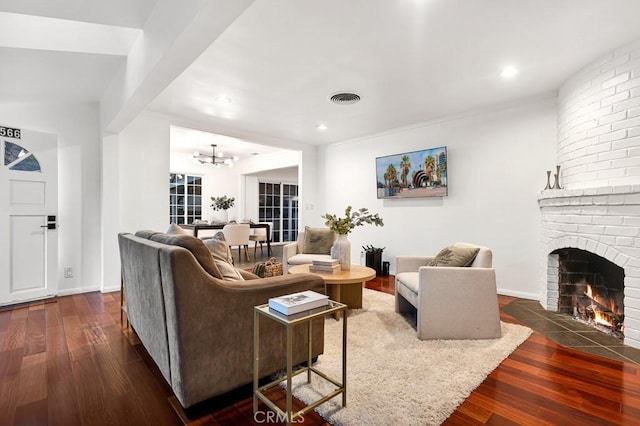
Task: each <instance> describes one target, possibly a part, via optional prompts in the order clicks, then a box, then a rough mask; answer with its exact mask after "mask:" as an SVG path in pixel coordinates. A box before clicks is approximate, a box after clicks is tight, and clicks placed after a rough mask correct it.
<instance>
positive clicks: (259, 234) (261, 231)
mask: <svg viewBox="0 0 640 426" xmlns="http://www.w3.org/2000/svg"><path fill="white" fill-rule="evenodd" d="M258 223H259V224H267V225H269V234H270V235H269V241H271V240H272V238H271V237H272V236H273V222H258ZM252 231H253V233H252V234H251V235H249V240H251V241H253V257H254V258H255V257H256V250H257V248H258V243H260V254H263V253H264V251H263V249H262V244H264V243H266V242H267V229H266V228H253V229H252Z"/></svg>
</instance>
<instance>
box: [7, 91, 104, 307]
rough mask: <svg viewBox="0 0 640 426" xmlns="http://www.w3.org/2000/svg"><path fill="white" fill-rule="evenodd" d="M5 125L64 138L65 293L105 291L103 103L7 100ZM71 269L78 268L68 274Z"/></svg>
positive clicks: (61, 232) (61, 235) (61, 239)
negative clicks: (102, 287) (102, 263)
mask: <svg viewBox="0 0 640 426" xmlns="http://www.w3.org/2000/svg"><path fill="white" fill-rule="evenodd" d="M0 116H2V123H3V125H5V126H10V127H17V128H25V129H30V130H35V131H39V132H45V133H51V134H54V135H57V136H58V224H59V228H58V248H59V250H58V253H59V255H58V260H59V265H58V266H59V268H58V269H59V286H58V289H59V294H60V295H65V294H72V293H80V292H85V291H94V290H99V289H100V283H101V275H100V253H101V239H100V237H101V233H100V216H101V196H100V131H99V125H98V105H97V104H95V103H88V104H68V105H29V104H15V103H11V104H2V103H0ZM65 267H71V268H73V270H74V276H73V278H64V277H63V271H64V268H65Z"/></svg>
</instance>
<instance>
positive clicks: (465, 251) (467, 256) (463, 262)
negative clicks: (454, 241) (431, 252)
mask: <svg viewBox="0 0 640 426" xmlns="http://www.w3.org/2000/svg"><path fill="white" fill-rule="evenodd" d="M479 251H480V249H479V248H471V247H456V246H449V247H445V248H443V249H442V250H440V253H438V254H437V255H436V257H435V258H434V259H433V260H432V261H431V262H429V266H469V265H471V264H472V263H473V259H475V258H476V256H477V255H478V252H479Z"/></svg>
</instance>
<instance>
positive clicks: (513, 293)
mask: <svg viewBox="0 0 640 426" xmlns="http://www.w3.org/2000/svg"><path fill="white" fill-rule="evenodd" d="M498 294H501V295H503V296H511V297H517V298H519V299H529V300H537V301H540V298H541V297H542V296H540V295H539V294H537V293H528V292H524V291H513V290H507V289H504V288H499V289H498Z"/></svg>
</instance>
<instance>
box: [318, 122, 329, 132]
mask: <svg viewBox="0 0 640 426" xmlns="http://www.w3.org/2000/svg"><path fill="white" fill-rule="evenodd" d="M316 128H317V129H318V130H320V131H322V132H324V131H325V130H327V129H328V127H327V125H326V124H322V123H321V124H318V126H317V127H316Z"/></svg>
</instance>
